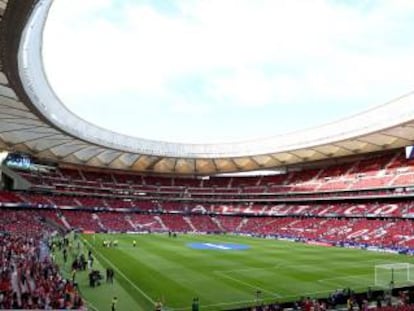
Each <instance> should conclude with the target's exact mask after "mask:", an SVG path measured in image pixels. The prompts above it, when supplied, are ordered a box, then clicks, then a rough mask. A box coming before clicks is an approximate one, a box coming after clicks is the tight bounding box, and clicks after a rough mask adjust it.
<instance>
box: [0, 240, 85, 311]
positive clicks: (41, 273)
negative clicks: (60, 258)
mask: <svg viewBox="0 0 414 311" xmlns="http://www.w3.org/2000/svg"><path fill="white" fill-rule="evenodd" d="M0 268H1V273H0V309H42V310H51V309H65V310H68V309H76V310H83V309H84V303H83V300H82V299H81V297H80V295H79V292H78V290H77V288H76V284H74V283H73V282H72V281H70V280H67V279H65V278H63V277H62V276H61V274H60V273H59V269H58V267H57V265H56V264H55V263H53V262H52V260H51V259H50V256H49V252H48V248H47V245H46V243H44V242H43V241H42V239H41V238H40V236H39V235H37V236H36V235H26V234H25V233H19V232H13V233H12V234H10V233H8V232H2V233H1V235H0Z"/></svg>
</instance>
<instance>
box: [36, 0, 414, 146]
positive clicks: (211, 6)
mask: <svg viewBox="0 0 414 311" xmlns="http://www.w3.org/2000/svg"><path fill="white" fill-rule="evenodd" d="M412 38H414V1H411V0H389V1H380V0H375V1H374V0H372V1H366V0H355V1H346V0H337V1H322V0H285V1H281V0H280V1H279V0H200V1H199V0H122V1H119V0H58V1H55V2H54V4H53V6H52V9H51V11H50V14H49V19H48V21H47V24H46V29H45V33H44V45H43V56H44V62H45V68H46V73H47V75H48V79H49V81H50V83H51V85H52V87H53V88H54V89H55V91H56V93H57V94H58V96H59V97H60V98H61V99H62V101H63V102H64V103H65V104H66V105H67V106H68V107H69V108H70V109H71V110H72V111H73V112H75V113H76V114H78V115H79V116H81V117H82V118H84V119H86V120H88V121H90V122H92V123H95V124H98V125H100V126H104V127H107V128H110V129H112V130H115V131H117V132H120V133H125V134H130V135H134V136H138V137H143V138H150V139H157V140H167V141H174V142H191V143H211V142H228V141H239V140H245V139H252V138H257V137H263V136H266V137H267V136H273V135H277V134H280V133H285V132H291V131H296V130H299V129H304V128H307V127H311V126H316V125H319V124H322V123H326V122H331V121H333V120H337V119H340V118H343V117H346V116H349V115H352V114H355V113H358V112H360V111H364V110H366V109H368V108H370V107H374V106H377V105H380V104H383V103H385V102H387V101H389V100H392V99H394V98H396V97H398V96H401V95H403V94H405V93H408V92H410V91H412V90H413V89H414V80H413V76H414V75H413V72H414V57H413V55H414V40H413V39H412Z"/></svg>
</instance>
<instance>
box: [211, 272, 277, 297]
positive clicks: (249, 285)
mask: <svg viewBox="0 0 414 311" xmlns="http://www.w3.org/2000/svg"><path fill="white" fill-rule="evenodd" d="M214 273H215V274H219V275H221V276H223V277H225V278H227V279H229V280H232V281H234V282H237V283H240V284H242V285H246V286H248V287H251V288H255V289H260V290H261V291H262V292H266V293H269V294H271V295H274V296H276V298H280V297H282V296H281V295H279V294H278V293H276V292H271V291H269V290H267V289H264V288H262V287H259V286H256V285H253V284H250V283H247V282H244V281H241V280H239V279H236V278H233V277H231V276H229V275H227V274H225V273H223V272H220V271H214Z"/></svg>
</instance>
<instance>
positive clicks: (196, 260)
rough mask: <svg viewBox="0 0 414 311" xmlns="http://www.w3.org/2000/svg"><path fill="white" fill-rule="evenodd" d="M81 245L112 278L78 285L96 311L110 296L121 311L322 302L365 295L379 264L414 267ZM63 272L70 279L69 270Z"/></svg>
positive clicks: (386, 258)
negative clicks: (344, 291) (335, 295)
mask: <svg viewBox="0 0 414 311" xmlns="http://www.w3.org/2000/svg"><path fill="white" fill-rule="evenodd" d="M105 239H110V240H118V243H119V245H118V247H112V248H104V247H103V246H102V241H103V240H105ZM81 240H82V241H83V248H84V251H86V248H90V249H91V250H92V252H93V254H94V256H95V258H96V259H97V261H96V263H95V264H96V265H95V268H98V269H100V270H101V271H102V274H103V275H104V276H105V272H104V271H105V270H104V269H105V268H106V267H109V266H112V267H113V269H114V270H115V283H114V284H106V283H105V282H104V283H103V284H102V285H100V286H98V287H96V288H90V287H89V286H88V281H87V273H86V272H79V273H78V275H77V277H76V278H77V281H78V283H79V285H80V290H81V292H82V294H83V296H84V297H85V298H86V300H87V301H88V303H89V304H90V306H92V308H94V309H97V310H110V304H111V300H112V297H114V296H117V297H118V309H119V310H153V304H154V302H155V301H157V300H161V301H162V302H163V304H164V307H165V309H166V310H190V309H191V302H192V299H193V297H199V301H200V309H201V310H228V309H231V308H236V307H242V306H251V305H254V304H255V303H256V302H257V301H260V302H274V301H278V302H283V301H291V300H294V299H296V298H299V297H301V296H311V297H325V296H327V295H328V294H329V293H330V292H332V291H334V290H335V289H341V288H347V287H350V288H351V289H353V290H355V291H365V290H366V289H367V288H368V287H369V286H371V287H373V285H374V267H375V265H376V264H386V263H399V262H409V263H413V262H414V261H413V260H412V258H411V257H408V256H403V255H393V254H385V253H374V252H368V251H363V250H355V249H345V248H336V247H320V246H311V245H306V244H302V243H295V242H289V241H277V240H268V239H260V238H252V237H241V236H232V235H190V234H189V235H184V234H180V235H178V237H177V238H169V237H168V236H167V235H166V234H149V235H127V234H111V235H105V234H96V235H83V236H81ZM133 240H136V242H137V246H136V247H135V248H134V247H133V246H132V241H133ZM192 242H199V243H237V244H245V245H248V246H250V249H247V250H196V249H191V248H189V247H188V246H187V244H188V243H192ZM63 270H64V272H65V271H66V273H68V271H69V264H67V266H64V267H63ZM258 292H259V293H258Z"/></svg>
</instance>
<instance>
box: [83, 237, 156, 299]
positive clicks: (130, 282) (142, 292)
mask: <svg viewBox="0 0 414 311" xmlns="http://www.w3.org/2000/svg"><path fill="white" fill-rule="evenodd" d="M83 240H84V242H85V243H86V244H88V245H89V247H92V248H93V249H94V250H95V251H96V252H98V251H97V250H96V249H95V246H93V245H91V244H90V243H89V242H88V241H87V240H85V239H83ZM99 254H100V255H101V256H102V258H103V259H104V260H105V261H106V262H107V263H108V264H109V265H111V266H112V267H114V269H115V270H116V272H118V273H119V275H120V276H122V277H123V278H124V279H125V280H127V281H128V283H129V284H131V285H132V286H133V287H134V288H135V289H136V290H137V291H138V292H140V294H141V295H142V296H144V297H145V298H146V299H147V300H148V301H149V302H151V303H152V304H153V305H155V301H154V300H152V299H151V297H150V296H148V295H147V294H146V293H145V292H144V291H143V290H142V289H141V288H139V287H138V286H137V285H136V284H135V283H134V282H132V281H131V280H130V279H129V278H128V277H127V276H126V275H125V274H123V273H122V272H121V271H120V270H119V269H118V268H117V266H115V265H114V264H113V263H112V262H111V261H109V260H108V259H107V258H106V257H105V256H104V255H103V254H102V253H101V252H99Z"/></svg>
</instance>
